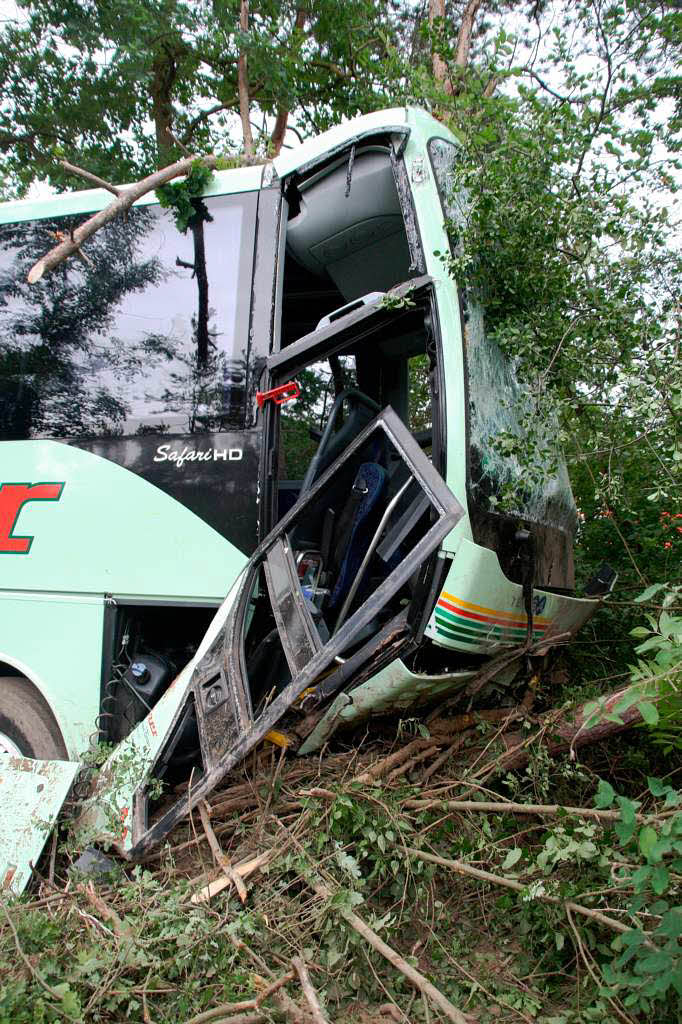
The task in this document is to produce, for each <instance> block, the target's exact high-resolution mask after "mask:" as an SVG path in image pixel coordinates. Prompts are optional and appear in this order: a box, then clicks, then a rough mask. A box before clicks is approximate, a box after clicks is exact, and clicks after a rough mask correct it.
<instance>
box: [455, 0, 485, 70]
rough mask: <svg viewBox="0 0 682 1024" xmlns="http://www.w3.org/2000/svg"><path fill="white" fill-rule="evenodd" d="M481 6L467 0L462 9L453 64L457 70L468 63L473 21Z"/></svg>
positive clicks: (479, 1) (478, 1) (478, 0)
mask: <svg viewBox="0 0 682 1024" xmlns="http://www.w3.org/2000/svg"><path fill="white" fill-rule="evenodd" d="M480 6H481V0H469V3H468V4H467V5H466V7H465V8H464V14H463V15H462V23H461V25H460V26H459V33H458V34H457V49H456V50H455V64H456V65H457V67H458V68H465V67H466V66H467V64H468V63H469V54H470V53H471V35H472V32H473V30H474V20H475V18H476V15H477V14H478V9H479V7H480Z"/></svg>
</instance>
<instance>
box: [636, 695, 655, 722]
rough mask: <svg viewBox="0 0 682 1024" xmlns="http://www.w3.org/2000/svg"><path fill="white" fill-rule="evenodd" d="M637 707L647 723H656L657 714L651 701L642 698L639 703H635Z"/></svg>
mask: <svg viewBox="0 0 682 1024" xmlns="http://www.w3.org/2000/svg"><path fill="white" fill-rule="evenodd" d="M637 708H638V710H639V713H640V714H641V716H642V718H643V719H644V721H645V722H646V724H647V725H658V720H659V715H658V708H657V707H656V705H655V704H652V703H651V701H648V700H643V701H642V703H641V704H638V705H637Z"/></svg>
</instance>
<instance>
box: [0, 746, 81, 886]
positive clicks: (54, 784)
mask: <svg viewBox="0 0 682 1024" xmlns="http://www.w3.org/2000/svg"><path fill="white" fill-rule="evenodd" d="M80 768H81V765H80V764H78V763H75V762H72V761H35V760H33V759H32V758H30V757H12V756H11V755H9V754H0V808H1V810H0V893H11V894H12V895H13V896H18V895H20V894H21V893H22V892H23V891H24V889H25V887H26V885H27V884H28V882H29V880H30V878H31V865H33V866H34V867H35V866H36V865H37V863H38V858H39V857H40V855H41V853H42V851H43V847H44V845H45V841H46V840H47V837H48V836H49V834H50V832H51V831H52V827H53V825H54V823H55V821H56V819H57V816H58V814H59V812H60V811H61V809H62V804H63V803H64V800H65V799H66V797H67V795H68V793H69V790H70V789H71V786H72V784H73V781H74V779H75V777H76V775H77V773H78V772H79V771H80Z"/></svg>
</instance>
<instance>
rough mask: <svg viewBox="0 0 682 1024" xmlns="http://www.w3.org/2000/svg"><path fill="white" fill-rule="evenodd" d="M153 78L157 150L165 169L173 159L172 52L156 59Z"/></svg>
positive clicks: (168, 51) (175, 68)
mask: <svg viewBox="0 0 682 1024" xmlns="http://www.w3.org/2000/svg"><path fill="white" fill-rule="evenodd" d="M152 68H153V78H152V88H151V93H152V114H153V117H154V131H155V134H156V150H157V154H158V164H159V166H160V167H163V166H164V164H167V163H170V161H171V160H172V159H173V145H172V141H171V138H172V129H173V114H174V111H173V102H172V99H171V97H172V94H173V85H174V84H175V79H176V77H177V64H176V62H175V54H174V53H172V52H171V51H170V50H162V51H161V53H159V54H157V56H156V57H155V58H154V64H153V65H152Z"/></svg>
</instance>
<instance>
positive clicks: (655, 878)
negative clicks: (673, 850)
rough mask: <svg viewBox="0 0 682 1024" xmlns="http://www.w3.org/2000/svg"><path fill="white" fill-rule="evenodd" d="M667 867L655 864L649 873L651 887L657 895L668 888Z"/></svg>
mask: <svg viewBox="0 0 682 1024" xmlns="http://www.w3.org/2000/svg"><path fill="white" fill-rule="evenodd" d="M668 882H669V875H668V869H667V868H666V867H665V865H663V864H657V865H656V867H655V868H654V870H653V873H652V875H651V888H652V889H653V890H654V892H655V893H656V895H657V896H662V895H663V893H664V892H665V891H666V889H667V888H668Z"/></svg>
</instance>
